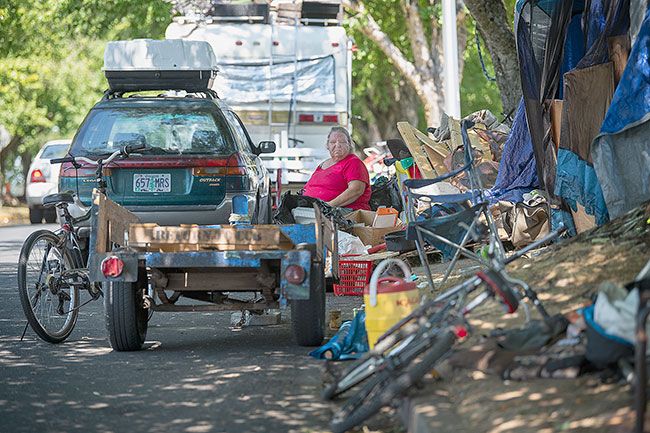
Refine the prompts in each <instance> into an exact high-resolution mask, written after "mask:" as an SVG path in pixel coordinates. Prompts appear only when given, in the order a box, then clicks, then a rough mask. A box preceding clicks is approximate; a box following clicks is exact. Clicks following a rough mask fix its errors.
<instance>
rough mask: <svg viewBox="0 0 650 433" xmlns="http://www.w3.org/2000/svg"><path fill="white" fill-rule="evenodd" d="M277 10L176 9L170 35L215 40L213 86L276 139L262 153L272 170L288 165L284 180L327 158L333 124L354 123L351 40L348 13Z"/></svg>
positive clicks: (265, 136)
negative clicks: (195, 12) (271, 149)
mask: <svg viewBox="0 0 650 433" xmlns="http://www.w3.org/2000/svg"><path fill="white" fill-rule="evenodd" d="M305 3H307V2H305ZM311 3H314V2H311ZM337 7H338V6H337ZM279 13H280V15H278V12H277V11H275V12H274V11H270V13H269V14H268V15H266V16H264V15H262V16H259V17H257V16H246V15H244V16H204V17H200V18H197V17H177V18H175V19H174V21H173V23H172V24H170V25H169V27H168V28H167V31H166V34H165V36H166V38H167V39H189V40H201V41H207V42H209V43H210V45H211V46H212V49H213V50H214V53H215V55H216V57H217V65H218V68H219V71H218V73H217V77H216V79H215V82H214V86H213V88H214V90H216V92H217V94H218V95H219V97H220V98H221V99H223V100H225V101H226V103H228V105H229V106H230V107H232V108H233V109H234V110H235V111H236V112H237V114H238V115H239V116H240V117H241V119H242V121H243V122H244V124H245V125H246V127H247V129H248V131H249V133H250V135H251V138H252V141H253V142H254V143H257V142H259V141H263V140H272V141H275V142H276V144H277V150H276V152H275V153H273V154H269V155H264V156H263V160H264V163H265V165H266V167H267V168H268V169H269V171H271V173H272V175H273V174H275V171H276V170H277V169H278V168H282V180H283V183H288V182H296V183H303V182H306V181H307V179H309V176H310V175H311V173H312V172H313V170H314V169H315V168H316V165H317V164H318V163H319V162H320V161H322V160H323V159H325V158H327V150H326V148H325V142H326V135H327V133H328V131H329V130H330V128H331V127H332V126H335V125H341V126H344V127H346V128H348V129H349V128H350V120H351V119H350V112H351V111H350V109H351V106H350V104H351V97H350V95H351V70H352V56H351V51H352V42H351V40H350V39H349V38H348V37H347V35H346V32H345V29H344V28H343V27H342V26H341V21H340V17H341V16H342V14H338V17H339V18H336V19H332V18H323V19H318V18H313V17H311V18H304V16H303V17H300V11H297V12H295V14H296V15H295V18H294V19H288V20H287V19H286V18H285V19H284V20H283V19H282V16H281V11H280V12H279ZM222 15H223V14H222Z"/></svg>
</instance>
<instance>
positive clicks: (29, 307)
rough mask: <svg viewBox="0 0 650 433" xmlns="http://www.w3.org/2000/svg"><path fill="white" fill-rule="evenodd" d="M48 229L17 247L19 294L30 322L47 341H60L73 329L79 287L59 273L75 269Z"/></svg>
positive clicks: (66, 252)
mask: <svg viewBox="0 0 650 433" xmlns="http://www.w3.org/2000/svg"><path fill="white" fill-rule="evenodd" d="M59 241H60V239H59V237H58V236H57V235H55V234H54V233H52V232H51V231H49V230H38V231H36V232H34V233H32V234H31V235H30V236H29V237H28V238H27V240H25V243H24V244H23V247H22V249H21V250H20V259H19V261H18V293H19V295H20V303H21V305H22V307H23V312H24V313H25V317H27V321H28V322H29V325H30V326H31V327H32V329H33V330H34V332H36V334H38V336H39V337H40V338H41V339H43V340H44V341H47V342H48V343H61V342H62V341H64V340H65V339H66V338H68V336H69V335H70V333H71V332H72V329H73V328H74V325H75V323H76V322H77V315H78V313H79V311H78V306H79V290H78V289H77V287H75V286H73V285H70V284H69V282H68V281H66V280H65V279H64V278H62V276H63V275H64V273H65V272H67V271H69V270H71V269H73V268H74V261H73V259H72V256H71V254H70V252H69V251H68V250H66V249H65V248H62V247H59V246H58V244H59Z"/></svg>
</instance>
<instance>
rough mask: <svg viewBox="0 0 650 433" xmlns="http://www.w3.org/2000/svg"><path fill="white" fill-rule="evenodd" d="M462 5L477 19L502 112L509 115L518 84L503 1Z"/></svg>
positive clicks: (471, 0)
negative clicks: (490, 59)
mask: <svg viewBox="0 0 650 433" xmlns="http://www.w3.org/2000/svg"><path fill="white" fill-rule="evenodd" d="M465 6H467V9H468V10H469V12H470V14H472V17H474V20H476V27H477V28H478V30H479V32H480V34H481V35H482V36H483V39H484V40H485V44H486V45H487V49H488V51H489V52H490V56H491V57H492V64H493V65H494V72H495V74H496V79H497V86H498V87H499V91H500V92H501V102H502V104H503V111H504V112H505V113H508V112H510V111H511V110H514V109H516V108H517V105H518V104H519V99H520V98H521V82H520V77H519V61H518V59H517V47H516V45H515V35H514V33H513V32H512V30H511V28H512V26H511V25H510V23H508V16H507V14H506V9H505V6H504V5H503V1H502V0H498V1H491V2H487V1H485V0H465Z"/></svg>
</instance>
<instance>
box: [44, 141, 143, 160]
mask: <svg viewBox="0 0 650 433" xmlns="http://www.w3.org/2000/svg"><path fill="white" fill-rule="evenodd" d="M146 147H147V146H146V145H145V144H142V143H138V144H128V145H126V146H124V147H122V148H121V149H119V150H116V151H115V152H113V153H111V154H110V156H109V157H108V158H106V159H102V158H100V159H97V160H94V159H90V158H86V157H85V156H65V157H63V158H53V159H50V164H62V163H64V162H71V163H73V164H74V163H76V162H77V161H81V162H85V163H87V164H90V165H99V164H100V163H101V164H103V165H106V164H108V163H110V162H112V161H113V160H114V159H115V158H117V157H118V156H122V157H127V156H129V155H130V154H131V153H133V152H137V151H138V150H144V149H146Z"/></svg>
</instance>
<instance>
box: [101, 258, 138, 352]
mask: <svg viewBox="0 0 650 433" xmlns="http://www.w3.org/2000/svg"><path fill="white" fill-rule="evenodd" d="M146 288H147V271H146V270H145V269H143V268H140V269H139V270H138V281H137V282H133V283H127V282H110V283H109V284H108V290H107V291H106V293H105V295H104V312H105V317H106V330H107V331H108V339H109V341H110V343H111V347H112V348H113V350H118V351H132V350H140V349H141V348H142V345H143V344H144V341H145V338H146V336H147V324H148V323H147V322H148V310H147V309H146V308H145V307H144V298H143V295H144V291H145V290H146Z"/></svg>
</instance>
